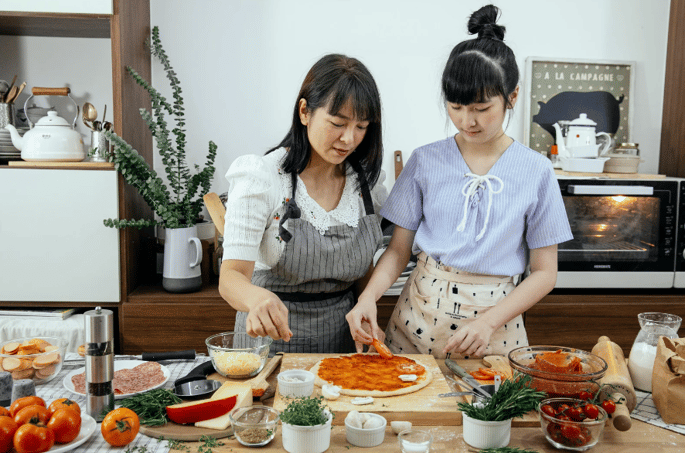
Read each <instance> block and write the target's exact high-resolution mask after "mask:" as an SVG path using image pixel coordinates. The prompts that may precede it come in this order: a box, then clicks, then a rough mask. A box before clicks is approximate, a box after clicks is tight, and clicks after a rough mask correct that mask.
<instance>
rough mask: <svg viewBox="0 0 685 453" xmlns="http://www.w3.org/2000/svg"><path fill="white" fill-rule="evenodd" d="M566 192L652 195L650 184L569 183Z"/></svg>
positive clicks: (574, 193)
mask: <svg viewBox="0 0 685 453" xmlns="http://www.w3.org/2000/svg"><path fill="white" fill-rule="evenodd" d="M568 193H570V194H573V195H647V196H650V195H654V187H650V186H593V185H575V184H569V186H568Z"/></svg>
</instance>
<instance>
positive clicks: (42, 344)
mask: <svg viewBox="0 0 685 453" xmlns="http://www.w3.org/2000/svg"><path fill="white" fill-rule="evenodd" d="M68 345H69V342H67V341H65V340H63V339H61V338H57V337H27V338H17V339H14V340H9V341H4V342H3V343H2V344H1V345H0V371H2V370H4V371H7V372H9V373H11V374H12V379H14V380H15V381H18V380H21V379H32V380H33V382H34V383H35V384H36V385H38V384H44V383H46V382H49V381H51V380H53V379H54V378H55V377H57V375H58V374H59V372H60V371H61V370H62V364H63V362H64V354H65V351H66V349H67V346H68Z"/></svg>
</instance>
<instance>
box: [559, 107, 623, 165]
mask: <svg viewBox="0 0 685 453" xmlns="http://www.w3.org/2000/svg"><path fill="white" fill-rule="evenodd" d="M563 123H564V126H563V127H564V128H565V129H566V136H565V137H564V134H563V132H562V126H560V125H559V122H557V123H554V125H553V126H554V129H555V130H556V132H557V149H558V151H559V156H560V157H566V158H573V157H584V158H596V157H600V156H602V155H603V154H605V153H606V152H607V151H608V149H609V146H611V136H610V135H609V134H607V133H606V132H596V126H597V123H595V122H594V121H592V120H591V119H590V118H588V117H587V114H585V113H581V114H580V116H579V117H578V118H576V119H575V120H573V121H564V122H563ZM598 137H606V139H605V140H602V143H597V138H598ZM600 148H601V149H600Z"/></svg>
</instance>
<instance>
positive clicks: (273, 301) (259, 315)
mask: <svg viewBox="0 0 685 453" xmlns="http://www.w3.org/2000/svg"><path fill="white" fill-rule="evenodd" d="M245 328H246V331H247V334H248V335H250V336H252V337H266V336H269V337H271V338H273V339H274V340H285V341H290V338H291V337H292V336H293V333H292V331H291V330H290V328H289V327H288V308H287V307H286V306H285V305H284V304H283V302H282V301H281V299H279V298H278V296H276V295H275V294H271V297H268V298H266V299H264V300H263V301H262V302H259V303H257V304H255V305H254V306H253V307H252V308H251V309H250V311H249V312H248V313H247V320H246V326H245Z"/></svg>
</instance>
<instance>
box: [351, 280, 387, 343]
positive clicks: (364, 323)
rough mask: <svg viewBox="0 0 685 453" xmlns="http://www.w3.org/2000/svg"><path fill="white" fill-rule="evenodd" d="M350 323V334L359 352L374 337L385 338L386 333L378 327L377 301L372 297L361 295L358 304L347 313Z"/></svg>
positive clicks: (382, 339)
mask: <svg viewBox="0 0 685 453" xmlns="http://www.w3.org/2000/svg"><path fill="white" fill-rule="evenodd" d="M345 319H347V323H348V324H349V325H350V334H351V335H352V338H353V339H354V344H355V346H356V348H357V352H359V353H361V352H363V350H364V345H365V344H366V345H370V344H371V343H372V342H373V339H374V338H376V339H378V340H380V341H381V343H382V342H383V341H384V340H385V333H384V332H383V331H382V330H381V328H380V327H378V322H377V309H376V302H374V301H373V300H372V299H370V298H364V297H363V294H362V295H361V296H359V301H358V302H357V305H355V306H354V308H353V309H352V310H350V312H349V313H347V315H345Z"/></svg>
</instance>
